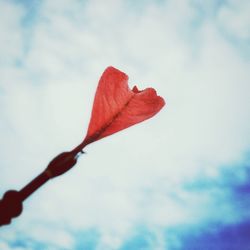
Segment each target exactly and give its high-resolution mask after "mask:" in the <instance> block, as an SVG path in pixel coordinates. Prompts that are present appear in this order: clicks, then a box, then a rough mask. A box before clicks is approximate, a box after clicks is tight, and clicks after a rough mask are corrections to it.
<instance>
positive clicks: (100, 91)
mask: <svg viewBox="0 0 250 250" xmlns="http://www.w3.org/2000/svg"><path fill="white" fill-rule="evenodd" d="M164 105H165V102H164V99H163V98H162V97H160V96H157V94H156V91H155V90H154V89H153V88H147V89H145V90H142V91H139V90H138V88H137V87H136V86H134V88H133V89H132V90H131V89H129V87H128V76H127V75H126V74H125V73H123V72H121V71H119V70H118V69H115V68H113V67H108V68H107V69H106V70H105V71H104V73H103V74H102V76H101V79H100V81H99V85H98V87H97V90H96V94H95V100H94V104H93V109H92V114H91V119H90V123H89V127H88V131H87V135H86V137H85V139H84V141H83V143H82V144H81V148H83V147H84V146H86V145H87V144H89V143H91V142H94V141H97V140H100V139H101V138H103V137H106V136H108V135H111V134H113V133H116V132H118V131H120V130H122V129H125V128H127V127H130V126H132V125H134V124H136V123H139V122H142V121H144V120H146V119H149V118H150V117H152V116H154V115H155V114H156V113H158V112H159V111H160V109H161V108H162V107H163V106H164ZM79 146H80V145H79Z"/></svg>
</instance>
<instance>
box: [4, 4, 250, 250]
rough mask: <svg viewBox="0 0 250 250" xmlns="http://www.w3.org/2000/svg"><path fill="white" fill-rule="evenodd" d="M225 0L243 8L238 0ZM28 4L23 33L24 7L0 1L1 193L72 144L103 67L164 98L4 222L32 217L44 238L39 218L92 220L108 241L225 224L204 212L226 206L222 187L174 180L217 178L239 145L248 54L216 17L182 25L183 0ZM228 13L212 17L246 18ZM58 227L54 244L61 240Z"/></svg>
mask: <svg viewBox="0 0 250 250" xmlns="http://www.w3.org/2000/svg"><path fill="white" fill-rule="evenodd" d="M233 4H234V5H236V6H237V9H239V10H241V11H243V12H247V11H246V10H248V9H249V7H248V6H247V5H244V4H245V3H244V2H243V1H242V3H239V4H237V3H236V2H235V3H233ZM111 6H112V7H111ZM39 8H40V9H39V11H38V14H37V17H36V22H35V23H34V24H33V26H32V27H29V29H30V33H29V34H30V37H27V36H25V34H27V33H26V31H27V29H28V28H27V27H25V26H22V18H23V16H24V14H25V9H24V7H23V8H22V6H21V5H16V4H14V3H10V2H9V3H3V2H1V8H0V11H2V14H3V15H0V18H1V20H2V21H1V22H0V25H1V26H0V37H5V38H4V39H5V40H6V41H11V42H6V41H3V40H2V41H3V42H2V43H1V48H2V50H1V52H0V53H1V55H0V57H1V58H4V59H5V58H6V61H5V60H3V59H2V61H1V62H2V63H4V62H5V64H4V65H3V66H1V68H0V91H1V92H0V95H1V99H0V103H1V106H0V110H1V113H0V116H1V117H0V119H1V120H2V124H1V131H0V133H1V140H2V142H3V143H4V148H3V149H2V151H1V153H0V156H1V164H2V167H1V176H0V182H1V190H2V191H3V190H4V189H8V188H15V187H16V188H20V187H22V185H23V184H25V183H26V182H28V181H29V180H30V179H31V178H32V177H34V176H35V175H36V174H38V173H39V171H41V170H42V169H43V167H45V166H46V164H47V162H48V161H49V160H50V159H51V158H52V157H53V156H54V155H56V154H57V153H59V152H61V151H63V150H69V149H71V148H73V147H74V146H75V145H76V144H77V143H79V142H80V141H81V139H82V138H83V136H84V133H85V131H86V128H87V125H88V119H89V115H90V111H91V105H92V100H93V95H94V91H95V88H96V84H97V81H98V78H99V76H100V74H101V72H102V71H103V70H104V68H105V67H107V66H108V65H113V66H115V67H118V68H119V69H121V70H123V71H124V72H126V73H128V74H129V76H130V82H131V86H132V85H133V84H134V83H135V84H137V85H138V86H139V88H145V87H147V86H152V87H154V88H156V89H157V91H158V93H159V94H160V95H162V96H163V97H164V98H165V99H166V101H167V106H166V107H165V108H164V109H163V110H162V111H161V113H159V114H158V115H157V116H156V117H155V118H153V119H152V120H150V121H148V122H145V123H143V124H140V125H137V126H135V127H132V128H130V129H129V130H127V131H123V132H121V133H119V134H117V135H114V136H112V138H111V137H110V138H107V139H104V140H102V141H100V142H98V143H95V144H93V145H90V146H89V147H88V148H87V149H86V151H87V152H88V154H87V155H84V156H83V157H82V159H80V161H79V164H78V166H77V167H76V168H75V169H73V170H72V171H71V173H69V174H67V175H65V176H64V177H61V178H58V179H57V180H54V181H53V182H51V183H50V184H48V185H47V186H46V187H44V188H43V189H42V190H41V191H39V192H38V193H37V194H35V195H34V197H32V198H31V199H30V200H29V201H27V205H25V211H24V214H23V216H22V217H20V218H19V219H17V220H16V223H15V227H16V228H29V227H30V225H33V226H32V228H33V229H34V233H33V234H32V237H34V239H37V240H39V235H40V234H42V235H45V236H44V238H43V239H41V240H42V241H48V242H51V239H50V237H49V236H50V234H51V231H50V230H49V229H46V226H45V227H42V229H41V227H39V225H40V223H41V221H44V223H46V222H47V223H51V224H52V225H58V224H60V225H61V224H64V225H67V228H68V229H73V228H74V229H82V228H84V229H87V228H92V227H96V228H98V229H99V230H100V232H101V234H102V236H101V240H100V242H99V245H98V247H99V248H100V249H105V247H106V248H108V249H111V248H113V249H116V248H118V246H120V245H121V244H122V242H123V240H125V239H127V237H128V235H129V232H131V230H132V228H133V227H135V226H136V225H138V224H145V225H147V226H148V227H152V228H159V227H160V228H161V227H168V226H173V225H179V224H182V223H199V222H200V221H206V220H222V221H223V220H225V221H227V219H228V217H227V218H226V216H225V217H223V216H221V217H218V216H214V215H213V214H211V211H213V210H214V209H215V208H214V207H215V205H218V199H219V200H223V202H224V204H225V207H223V206H222V207H221V210H220V213H219V214H220V215H223V214H230V213H234V210H233V208H232V207H231V206H229V207H227V198H228V196H227V193H221V192H220V191H219V190H213V192H211V190H210V191H207V190H206V191H204V193H199V192H198V191H196V192H194V193H192V192H189V191H187V190H185V189H184V188H183V187H182V184H183V183H184V182H186V181H194V180H196V179H197V178H200V177H204V178H206V177H208V178H211V179H212V180H217V179H218V178H221V175H220V170H221V166H225V165H230V166H231V165H232V164H234V163H237V162H239V161H240V160H241V159H242V156H243V155H244V153H245V152H246V151H247V150H249V140H250V133H249V131H250V125H249V123H248V122H247V121H249V119H250V117H249V116H250V112H249V107H250V101H249V100H250V94H249V93H250V91H249V80H250V79H249V73H248V68H249V63H248V62H247V61H245V60H243V58H241V56H240V54H239V53H238V51H237V49H236V48H234V47H233V46H232V44H230V42H228V41H227V40H225V38H224V37H223V36H222V35H221V32H220V30H219V29H218V27H217V24H216V22H215V21H214V20H213V19H212V18H211V17H207V19H206V20H204V22H203V23H202V24H201V25H200V26H199V28H197V29H193V28H192V27H191V26H190V22H191V20H192V19H193V17H194V15H196V14H197V13H196V12H197V11H198V10H196V9H195V8H194V7H193V5H192V4H190V3H189V1H185V2H183V1H167V2H163V3H158V4H157V3H155V2H154V1H150V2H149V3H148V4H146V5H145V6H143V8H142V7H140V6H139V7H138V8H139V9H140V8H141V9H140V10H139V11H138V9H137V10H135V9H133V7H131V5H127V4H126V3H125V2H124V1H110V3H106V2H105V4H104V3H102V2H101V1H90V2H87V3H83V2H81V1H63V2H62V1H44V3H43V4H42V5H41V6H40V7H39ZM245 9H246V10H245ZM243 12H239V13H243ZM231 15H235V16H234V18H236V19H237V18H238V17H239V16H240V17H241V14H238V12H237V13H236V14H235V12H233V11H232V9H231V7H230V6H229V7H228V6H227V5H225V6H223V7H221V8H220V11H219V13H218V17H217V19H218V20H219V21H220V22H222V23H223V25H224V26H225V28H226V29H229V28H232V29H233V31H235V32H238V33H236V34H237V36H239V38H242V39H245V38H246V36H248V31H247V28H246V27H248V26H247V25H246V23H247V22H248V21H245V19H243V18H242V19H241V20H239V22H236V24H235V25H236V26H232V25H231V24H230V22H229V20H231ZM217 19H216V20H217ZM237 23H238V24H237ZM187 34H188V35H187ZM189 34H192V36H193V37H190V35H189ZM2 35H3V36H2ZM28 40H29V43H30V46H29V48H28V50H27V51H26V52H25V53H24V44H25V43H27V41H28ZM191 42H194V43H195V44H196V43H197V47H196V46H194V45H193V44H191ZM17 59H18V60H19V61H20V62H21V65H19V66H15V64H13V62H15V61H16V60H17ZM10 169H11V171H10ZM13 172H15V173H17V175H16V176H12V175H13V174H12V173H13ZM73 194H74V195H73ZM184 206H185V207H186V209H185V210H183V207H184ZM62 208H63V209H62ZM233 219H234V218H232V220H233ZM34 221H36V222H37V223H38V226H36V224H34ZM62 228H63V226H62V227H61V228H60V230H59V234H58V235H59V236H58V237H55V241H56V242H55V243H54V244H59V246H65V247H69V246H72V244H73V239H72V238H71V236H70V234H69V233H68V232H63V231H62V230H63V229H62ZM8 230H11V227H10V228H9V229H6V231H8ZM39 230H42V231H43V232H42V233H37V234H36V232H39ZM155 230H156V229H155ZM64 234H65V235H66V236H65V237H64V236H62V235H64ZM157 235H159V243H158V245H159V249H161V248H164V243H162V240H160V238H161V236H160V233H157ZM47 236H48V237H47ZM62 238H63V239H65V241H64V240H61V239H62ZM60 242H61V243H60ZM0 243H1V244H5V243H4V242H1V241H0ZM60 244H61V245H60Z"/></svg>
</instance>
